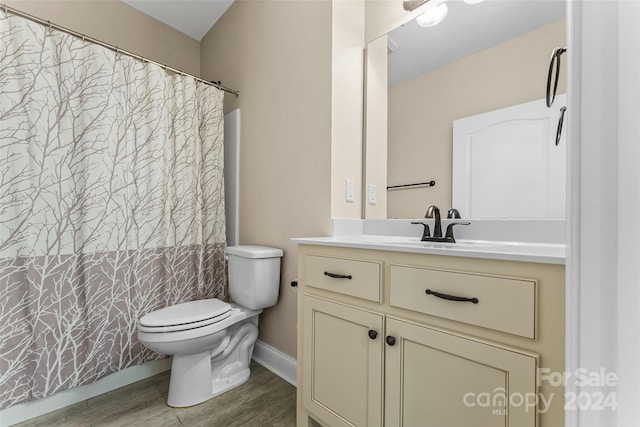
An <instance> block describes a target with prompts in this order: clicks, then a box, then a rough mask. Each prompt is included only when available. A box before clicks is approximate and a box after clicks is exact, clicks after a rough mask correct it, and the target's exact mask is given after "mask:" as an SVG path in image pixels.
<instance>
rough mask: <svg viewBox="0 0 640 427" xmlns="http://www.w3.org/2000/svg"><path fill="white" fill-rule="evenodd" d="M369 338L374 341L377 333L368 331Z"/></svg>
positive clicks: (371, 330)
mask: <svg viewBox="0 0 640 427" xmlns="http://www.w3.org/2000/svg"><path fill="white" fill-rule="evenodd" d="M369 338H371V339H372V340H375V339H376V338H378V332H377V331H374V330H373V329H369Z"/></svg>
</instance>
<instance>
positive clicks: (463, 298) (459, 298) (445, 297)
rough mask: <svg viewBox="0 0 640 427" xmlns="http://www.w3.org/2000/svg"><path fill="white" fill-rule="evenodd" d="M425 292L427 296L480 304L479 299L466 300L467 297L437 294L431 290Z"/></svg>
mask: <svg viewBox="0 0 640 427" xmlns="http://www.w3.org/2000/svg"><path fill="white" fill-rule="evenodd" d="M424 292H425V293H426V294H427V295H433V296H434V297H438V298H442V299H446V300H449V301H459V302H472V303H474V304H477V303H478V302H480V300H479V299H478V298H465V297H457V296H455V295H447V294H441V293H440V292H435V291H432V290H431V289H427V290H426V291H424Z"/></svg>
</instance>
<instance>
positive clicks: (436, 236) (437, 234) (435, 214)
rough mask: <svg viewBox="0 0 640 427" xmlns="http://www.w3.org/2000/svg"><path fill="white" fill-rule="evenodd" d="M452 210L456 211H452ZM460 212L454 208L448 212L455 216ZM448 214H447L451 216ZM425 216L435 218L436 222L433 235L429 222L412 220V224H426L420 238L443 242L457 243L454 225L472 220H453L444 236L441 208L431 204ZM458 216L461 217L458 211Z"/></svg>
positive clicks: (464, 223)
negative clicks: (454, 235)
mask: <svg viewBox="0 0 640 427" xmlns="http://www.w3.org/2000/svg"><path fill="white" fill-rule="evenodd" d="M451 211H455V213H454V212H451ZM456 213H458V211H457V210H455V209H452V210H450V211H449V212H448V214H449V215H450V216H453V217H454V218H455V214H456ZM449 215H447V216H449ZM424 217H425V218H435V224H434V226H433V236H429V234H430V230H429V224H427V223H426V222H419V221H418V222H411V224H416V225H417V224H420V225H422V226H424V232H423V233H422V238H421V239H420V240H421V241H422V242H443V243H455V242H456V239H455V237H453V227H454V226H456V225H469V224H471V223H470V222H452V223H450V224H449V225H447V232H446V233H445V235H444V237H442V222H441V219H440V209H438V207H437V206H429V209H427V213H426V214H425V215H424ZM458 218H460V214H459V213H458Z"/></svg>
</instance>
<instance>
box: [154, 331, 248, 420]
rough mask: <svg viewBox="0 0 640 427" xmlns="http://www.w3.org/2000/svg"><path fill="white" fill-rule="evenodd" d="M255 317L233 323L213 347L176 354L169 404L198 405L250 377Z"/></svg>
mask: <svg viewBox="0 0 640 427" xmlns="http://www.w3.org/2000/svg"><path fill="white" fill-rule="evenodd" d="M252 320H253V319H248V320H245V321H243V322H241V323H239V324H236V325H233V326H231V327H229V329H228V330H227V336H226V337H225V338H224V339H223V340H222V342H221V344H220V345H219V346H218V347H217V348H215V349H213V350H210V351H204V352H200V353H196V354H176V355H174V356H173V362H172V365H171V380H170V383H169V396H168V398H167V404H168V405H169V406H172V407H176V408H184V407H188V406H195V405H197V404H199V403H202V402H205V401H207V400H209V399H211V398H213V397H216V396H218V395H220V394H222V393H224V392H227V391H229V390H231V389H233V388H235V387H238V386H239V385H241V384H244V383H245V382H246V381H247V380H248V379H249V376H250V374H251V372H250V370H249V364H250V362H251V356H252V354H253V346H254V344H255V342H256V340H257V338H258V327H257V325H256V324H255V321H252Z"/></svg>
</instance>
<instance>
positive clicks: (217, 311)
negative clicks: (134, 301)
mask: <svg viewBox="0 0 640 427" xmlns="http://www.w3.org/2000/svg"><path fill="white" fill-rule="evenodd" d="M230 315H231V306H230V305H229V304H227V303H226V302H224V301H220V300H219V299H216V298H213V299H204V300H199V301H190V302H184V303H182V304H176V305H171V306H169V307H165V308H161V309H159V310H156V311H152V312H151V313H149V314H146V315H144V316H142V317H141V318H140V321H139V324H140V326H142V327H144V329H146V330H149V329H155V328H157V329H159V330H158V332H160V329H161V330H162V332H168V331H170V330H173V331H175V330H183V329H192V328H198V327H202V326H206V325H210V324H212V323H216V322H219V321H220V320H223V319H226V318H227V317H229V316H230Z"/></svg>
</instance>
